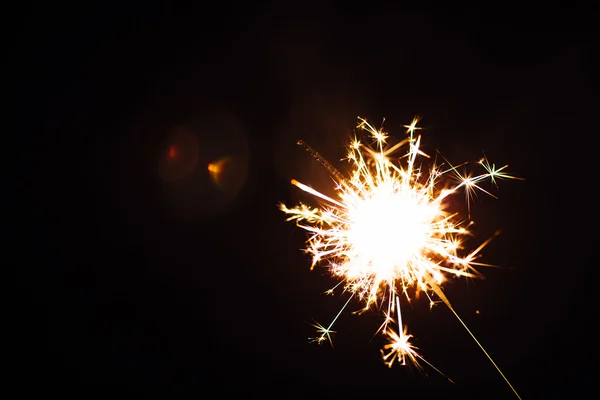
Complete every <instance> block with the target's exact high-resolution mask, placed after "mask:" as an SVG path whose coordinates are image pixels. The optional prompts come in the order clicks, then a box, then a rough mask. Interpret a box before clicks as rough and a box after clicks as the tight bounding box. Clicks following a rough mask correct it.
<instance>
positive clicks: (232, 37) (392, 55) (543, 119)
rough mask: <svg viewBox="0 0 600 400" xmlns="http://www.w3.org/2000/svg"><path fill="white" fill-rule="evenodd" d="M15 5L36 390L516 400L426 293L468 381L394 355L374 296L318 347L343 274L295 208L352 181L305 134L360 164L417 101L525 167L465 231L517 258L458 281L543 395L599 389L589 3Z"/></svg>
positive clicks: (413, 313) (527, 387) (409, 317)
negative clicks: (350, 144)
mask: <svg viewBox="0 0 600 400" xmlns="http://www.w3.org/2000/svg"><path fill="white" fill-rule="evenodd" d="M15 20H17V22H19V23H18V28H16V29H15V30H14V31H13V34H14V39H15V40H14V41H13V44H14V49H15V50H16V52H15V53H14V54H15V56H14V58H12V60H11V61H16V63H15V65H17V66H18V73H17V74H15V75H11V76H10V77H9V78H11V79H9V81H10V83H11V84H13V85H14V87H15V88H16V89H17V91H16V92H15V95H14V97H13V98H12V101H11V106H10V108H8V110H9V111H11V115H12V116H15V117H17V119H18V128H17V130H15V131H14V133H9V135H8V137H9V140H12V139H15V141H14V144H12V143H13V142H10V143H11V145H10V146H11V147H10V148H9V149H8V151H9V152H10V153H11V154H17V155H19V156H22V157H20V161H19V163H17V164H14V163H13V164H11V165H10V166H9V167H8V168H7V171H8V172H10V173H11V176H12V177H16V180H14V181H11V183H12V182H14V184H15V185H14V188H15V190H14V193H17V194H21V193H27V194H30V195H29V196H27V198H26V199H24V200H18V203H16V204H15V206H25V208H23V209H24V210H25V211H23V212H22V213H21V212H17V211H14V210H17V208H11V209H9V210H10V212H8V213H7V214H8V219H7V220H8V221H9V222H13V223H14V224H13V225H11V230H10V232H11V233H10V235H9V239H8V241H7V244H8V245H9V252H10V250H13V251H14V257H13V256H12V255H11V256H10V257H7V264H6V265H7V266H8V268H10V269H13V270H15V271H17V274H18V277H19V279H18V285H17V289H18V294H17V295H16V297H15V301H14V303H13V304H14V306H13V307H12V309H13V310H16V312H15V315H16V316H17V317H18V318H17V322H16V324H15V325H14V326H12V327H9V328H8V329H10V330H11V331H14V332H16V333H17V334H18V340H17V341H16V342H15V343H16V345H15V347H14V348H15V349H16V350H17V352H16V353H17V354H18V356H17V358H16V359H15V364H14V365H13V368H12V371H13V372H14V373H15V376H16V379H15V380H13V382H15V383H17V384H18V385H19V386H20V388H21V389H22V390H38V389H42V390H44V391H45V392H46V393H51V394H75V395H77V396H78V397H79V398H81V397H82V396H83V397H87V396H88V395H89V394H94V393H98V392H102V393H104V392H105V391H106V393H111V392H113V393H117V394H124V393H130V394H131V393H142V394H152V393H154V394H156V393H162V394H164V395H173V394H177V393H182V394H183V393H192V394H195V395H201V396H207V397H214V396H222V395H227V394H235V395H237V396H238V397H247V396H249V395H258V396H262V395H269V396H271V395H272V396H276V397H304V396H311V397H312V396H314V397H316V398H326V397H332V396H333V397H338V395H344V396H348V395H360V396H362V397H364V398H371V397H373V398H374V397H380V396H393V397H398V398H400V397H404V398H421V397H425V398H429V397H433V398H479V399H481V398H507V399H509V398H513V397H512V394H511V391H510V389H509V388H508V386H507V385H506V384H505V383H504V382H503V380H502V378H501V376H500V375H499V374H498V373H497V372H496V371H495V370H494V368H493V366H492V365H491V364H490V363H489V361H488V360H487V359H486V358H485V356H484V355H483V353H482V352H481V351H480V350H479V349H478V348H477V346H476V344H475V343H474V342H473V341H472V340H471V338H470V337H469V336H468V334H467V333H466V332H465V331H464V329H463V328H462V326H461V325H460V324H459V322H458V321H457V320H456V319H455V318H454V317H453V315H452V314H451V313H450V311H449V310H448V309H446V308H445V307H444V306H438V307H434V308H433V310H431V311H429V308H428V304H427V302H426V301H425V300H424V299H421V300H417V301H415V302H414V303H413V306H412V309H407V311H406V313H405V314H406V322H407V323H409V324H410V326H411V332H412V333H414V334H415V344H416V345H417V346H418V347H419V348H420V352H421V354H422V355H423V356H424V357H425V358H426V359H427V360H428V361H429V362H431V363H432V364H433V365H435V366H436V367H437V368H439V369H440V370H442V371H443V372H444V373H445V374H446V375H448V376H449V377H450V378H451V379H453V380H454V381H455V384H454V385H452V384H450V383H449V382H448V381H446V380H445V378H443V377H442V376H440V375H439V374H437V373H436V372H435V371H434V370H432V369H430V368H428V367H427V366H425V372H426V374H427V376H424V375H423V374H420V373H415V372H414V371H412V370H411V369H408V368H400V367H396V368H392V369H388V368H386V366H385V365H384V364H383V363H382V361H381V359H380V355H379V348H380V346H381V344H382V343H381V341H380V339H379V338H375V339H373V340H371V337H372V335H373V333H374V332H375V330H376V329H377V327H378V326H379V325H378V323H379V322H380V320H379V319H378V315H377V314H376V313H371V314H366V315H362V316H357V315H352V314H351V313H350V312H346V313H344V314H343V316H342V317H340V319H339V321H338V322H337V324H336V327H335V330H336V331H337V332H338V333H337V334H336V335H335V341H334V346H335V347H333V348H331V347H330V346H328V345H323V346H318V345H315V344H310V343H308V340H307V338H308V337H309V336H311V335H313V334H314V332H313V329H312V328H311V327H310V325H309V324H308V323H307V322H310V321H311V319H312V318H314V319H316V320H317V321H319V322H321V323H323V324H326V323H328V322H329V321H330V319H331V318H332V317H333V316H335V314H336V313H337V311H338V310H339V308H340V307H341V306H342V305H343V303H344V301H345V297H343V296H339V295H338V296H333V297H331V296H325V295H323V294H322V292H323V291H325V290H326V289H329V288H330V287H332V286H333V285H334V284H335V281H333V280H332V279H331V278H330V277H328V276H327V275H326V274H325V271H324V269H320V270H319V269H316V270H314V271H310V270H309V266H310V260H309V258H308V256H306V255H304V254H303V253H301V252H300V251H299V249H301V248H302V247H303V243H304V240H305V239H306V236H305V234H304V232H302V231H301V230H299V229H297V228H295V227H294V225H293V224H291V223H286V222H285V221H284V220H285V216H284V215H283V213H281V212H280V211H278V209H277V204H278V202H280V201H285V202H286V203H287V204H289V205H292V204H294V203H295V202H297V201H299V200H306V196H303V195H302V194H301V193H300V192H299V190H298V189H296V188H294V187H293V186H292V185H290V183H289V182H290V179H292V178H296V179H298V180H300V181H303V182H307V183H310V184H312V185H314V186H315V187H317V188H319V189H322V190H324V191H327V190H330V184H329V178H328V175H327V172H326V171H325V170H324V169H323V168H322V167H321V166H320V165H319V164H318V163H316V162H315V161H314V160H313V159H311V157H310V156H309V155H308V154H307V153H305V152H303V151H302V149H301V148H299V147H297V146H295V143H296V141H297V140H298V139H304V140H306V141H307V142H308V143H310V144H311V145H312V146H313V147H315V148H316V149H317V150H318V151H320V152H321V153H322V154H323V155H324V156H325V157H326V158H328V159H329V160H330V161H331V162H332V163H334V164H335V165H337V166H340V168H342V166H343V164H342V163H341V162H339V161H338V160H339V159H341V158H342V157H343V156H344V150H343V147H342V145H343V143H344V141H345V140H347V139H348V137H349V136H350V135H351V134H352V132H353V128H354V126H355V125H356V121H357V120H356V118H357V117H358V116H361V117H366V118H368V119H369V120H370V121H372V122H373V123H374V124H376V125H379V123H380V122H381V121H382V120H383V118H385V119H386V121H385V125H384V126H385V127H386V128H387V130H388V131H389V132H390V133H391V134H392V135H395V137H397V138H401V137H402V135H403V134H404V133H403V128H402V125H404V124H407V123H409V122H410V120H411V119H412V117H413V116H414V115H420V116H422V122H421V126H422V127H423V128H424V130H423V131H421V132H422V134H423V141H422V146H423V149H424V150H425V151H426V152H429V153H430V154H434V153H435V151H436V150H440V152H442V153H443V154H444V156H446V157H447V158H448V159H449V160H452V161H454V162H456V163H458V162H462V161H467V160H477V159H479V158H480V157H481V156H482V155H483V154H484V152H485V154H486V155H487V156H488V158H489V159H490V160H491V161H493V162H495V163H496V164H497V165H499V164H502V165H504V164H509V165H510V171H512V172H513V173H514V174H515V175H517V176H520V177H523V178H524V179H525V180H524V181H505V182H501V183H500V187H499V189H498V190H496V191H494V194H496V195H498V197H499V198H498V200H496V199H493V198H492V197H488V196H485V195H479V196H478V197H476V198H475V200H474V201H473V203H472V215H471V216H472V218H473V220H474V221H475V222H476V224H475V225H474V231H475V233H476V235H477V236H476V237H475V238H474V239H473V241H472V242H469V244H470V245H472V246H476V245H477V244H478V243H479V242H480V241H483V240H485V239H486V238H487V237H488V236H490V235H491V234H493V232H494V231H496V230H498V229H500V230H501V231H502V234H501V235H500V236H499V237H498V238H497V239H496V240H494V241H493V242H492V243H491V244H490V245H489V246H488V247H487V248H486V250H485V251H484V257H485V261H488V262H490V263H492V264H497V265H500V266H501V267H502V268H484V269H482V272H483V273H484V275H485V276H486V278H487V279H486V280H481V281H479V280H478V281H468V282H467V281H465V280H453V281H451V282H449V283H448V284H447V285H446V286H445V290H446V293H447V295H448V297H449V298H450V300H451V301H452V302H453V304H454V306H455V308H456V310H457V312H458V313H459V314H460V315H461V316H462V317H463V319H464V320H465V322H466V323H467V325H468V326H469V327H470V328H471V329H472V331H473V332H474V333H475V335H476V336H477V337H478V339H479V340H480V341H481V343H482V344H483V345H484V346H485V347H486V349H487V350H488V352H489V353H490V355H491V356H492V357H493V358H494V359H495V361H496V362H497V363H498V365H499V366H500V368H501V369H502V370H503V372H504V373H505V374H506V376H507V377H508V378H509V379H510V381H511V382H512V383H513V385H514V386H515V387H516V388H517V390H518V391H519V392H520V394H521V395H522V397H523V398H524V399H540V398H550V397H551V396H553V398H577V397H578V395H576V393H577V392H578V391H583V390H584V389H586V388H590V387H591V384H592V383H591V382H590V381H591V380H592V379H593V378H594V376H595V373H594V370H595V369H596V366H595V364H594V361H598V358H597V351H596V348H595V346H594V345H593V344H590V343H589V342H591V341H592V335H593V333H592V332H593V331H594V329H593V328H592V322H593V320H592V316H593V315H594V311H593V310H594V309H595V307H594V306H593V303H594V296H593V293H594V286H593V285H594V282H595V281H594V279H593V276H594V275H593V270H592V264H593V262H592V261H591V258H590V253H591V254H593V251H594V248H593V247H591V240H588V239H587V238H588V237H593V235H594V231H595V229H596V228H595V224H594V222H593V220H594V213H595V203H597V201H596V200H595V199H596V197H595V195H594V194H593V193H594V186H595V185H596V182H595V181H596V179H595V173H594V168H593V160H594V159H595V157H596V150H595V149H594V143H595V139H594V137H595V134H594V132H595V131H596V130H597V128H596V124H595V123H593V121H594V119H595V118H594V117H595V113H596V108H597V107H596V105H597V103H596V96H595V93H596V92H595V89H594V84H595V83H596V82H595V79H596V77H597V76H596V75H594V74H593V73H594V69H595V68H598V64H597V59H596V58H594V57H593V56H594V53H593V51H592V50H593V49H594V46H593V42H592V37H593V30H594V28H593V25H591V22H592V21H593V20H594V18H593V13H592V11H591V10H577V9H563V10H559V9H547V10H543V9H539V10H535V12H534V10H532V11H531V12H526V11H523V10H520V11H519V10H515V9H513V8H512V7H511V8H508V6H507V8H506V9H498V8H494V7H492V6H489V7H488V6H486V7H484V8H482V9H481V10H477V9H472V8H468V9H452V8H446V9H437V10H436V11H430V10H426V9H417V8H413V9H409V8H400V7H392V6H373V5H371V6H367V5H366V4H356V5H354V6H344V7H341V6H334V5H324V4H320V5H314V6H309V5H306V4H297V5H286V6H266V5H265V6H262V7H251V6H243V5H242V6H237V5H234V4H231V5H229V4H217V5H213V4H203V3H199V4H196V5H193V6H189V5H188V6H183V5H181V6H174V5H169V4H158V3H155V2H146V3H142V2H140V3H133V2H125V3H124V4H123V5H121V6H118V7H109V6H105V5H100V4H97V5H93V4H92V5H87V6H81V5H79V6H78V5H74V6H69V7H67V6H56V5H55V4H52V5H44V6H33V5H32V6H30V7H29V8H28V9H26V10H24V11H23V13H22V14H19V15H16V16H15ZM11 87H12V86H11ZM13 172H14V173H13ZM11 194H13V193H12V192H11ZM461 204H462V203H461V200H460V197H459V198H458V200H457V201H456V203H455V204H454V206H455V207H459V208H460V207H461ZM590 250H591V251H590ZM10 254H12V253H10ZM25 306H28V307H25ZM349 307H350V309H349V311H354V310H356V309H358V308H359V305H358V304H356V303H354V304H351V306H349ZM21 310H26V311H21Z"/></svg>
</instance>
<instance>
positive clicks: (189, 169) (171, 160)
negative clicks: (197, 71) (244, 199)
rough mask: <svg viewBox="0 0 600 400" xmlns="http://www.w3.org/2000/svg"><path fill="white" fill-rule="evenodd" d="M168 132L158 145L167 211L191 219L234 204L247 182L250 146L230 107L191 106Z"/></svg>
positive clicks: (216, 213)
mask: <svg viewBox="0 0 600 400" xmlns="http://www.w3.org/2000/svg"><path fill="white" fill-rule="evenodd" d="M185 114H187V115H185V117H182V118H181V120H180V121H179V123H178V125H176V126H173V127H171V128H167V129H169V130H170V132H169V131H167V132H165V133H167V135H165V137H164V139H163V140H162V146H161V147H160V148H159V149H158V150H159V159H160V168H159V172H160V177H161V185H160V196H161V198H160V201H161V203H162V206H163V210H164V211H165V215H166V216H168V217H169V218H173V219H174V220H178V221H185V222H186V223H189V222H192V221H198V220H201V219H205V218H214V217H215V216H217V215H218V214H220V213H222V212H226V211H227V210H228V209H229V205H230V204H231V202H232V201H234V200H235V199H237V198H238V195H239V194H240V191H241V190H242V188H243V187H244V185H245V183H246V179H247V176H248V167H249V154H248V153H249V146H248V141H247V136H246V133H245V131H244V128H243V127H242V125H241V124H240V122H239V121H238V119H237V118H236V117H235V116H234V115H232V114H231V113H230V112H228V111H227V110H223V109H221V108H219V107H216V106H210V105H206V104H205V105H204V106H203V107H198V108H196V106H194V107H192V110H191V111H190V110H187V111H186V113H185Z"/></svg>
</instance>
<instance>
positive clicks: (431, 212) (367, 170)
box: [279, 117, 520, 398]
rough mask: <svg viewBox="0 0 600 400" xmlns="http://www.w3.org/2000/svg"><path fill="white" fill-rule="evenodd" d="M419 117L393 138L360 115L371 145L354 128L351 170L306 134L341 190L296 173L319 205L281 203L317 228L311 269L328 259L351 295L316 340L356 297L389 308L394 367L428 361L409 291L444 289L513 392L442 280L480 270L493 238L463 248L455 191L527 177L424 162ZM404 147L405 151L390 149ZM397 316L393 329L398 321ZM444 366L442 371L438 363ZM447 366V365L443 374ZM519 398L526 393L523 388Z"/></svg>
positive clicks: (464, 225) (463, 225)
mask: <svg viewBox="0 0 600 400" xmlns="http://www.w3.org/2000/svg"><path fill="white" fill-rule="evenodd" d="M418 121H419V118H418V117H416V118H414V119H413V121H412V122H411V123H410V125H405V128H406V129H407V130H406V133H407V137H406V138H405V139H404V140H402V141H400V142H398V143H396V144H394V145H389V144H388V139H389V136H388V135H387V133H386V132H384V131H383V130H382V129H375V128H374V127H373V126H372V125H371V124H369V123H368V122H367V121H366V120H365V119H362V118H359V124H358V126H357V129H358V130H359V133H360V132H366V133H367V134H368V139H370V140H371V143H372V145H368V144H365V143H363V142H362V141H360V140H359V139H358V138H357V137H356V136H355V138H354V140H353V141H352V143H351V144H350V145H349V146H348V152H347V155H346V159H347V161H348V162H349V163H350V165H351V173H350V176H349V177H348V178H346V177H344V176H343V175H342V174H341V173H340V172H339V171H337V170H336V169H335V168H334V167H333V166H332V165H331V164H329V163H328V162H327V161H326V160H325V159H324V158H323V157H321V156H320V155H319V154H318V153H317V152H316V151H314V150H313V149H312V148H311V147H310V146H308V145H307V144H305V143H304V142H302V141H300V142H298V144H299V145H301V146H302V147H303V148H304V149H305V150H307V151H308V152H309V153H310V154H311V155H312V156H313V157H314V158H315V159H316V160H317V161H318V162H320V163H321V164H322V165H323V166H324V167H325V168H326V169H327V170H328V171H329V173H330V174H331V176H332V178H333V179H334V182H335V191H336V194H337V198H335V199H334V198H331V197H328V196H326V195H325V194H323V193H321V192H319V191H317V190H315V189H313V188H311V187H310V186H308V185H305V184H303V183H300V182H298V181H296V180H292V184H293V185H295V186H297V187H298V188H300V189H301V190H303V191H305V192H307V193H308V194H310V195H312V196H314V197H315V198H316V199H317V200H318V202H319V206H317V207H311V206H309V205H307V204H303V203H299V204H298V205H297V206H295V207H293V208H288V207H287V206H286V205H284V204H280V205H279V208H280V210H281V211H283V212H285V213H286V214H288V215H289V217H288V219H287V220H288V221H295V222H296V224H297V225H298V226H299V227H301V228H302V229H304V230H306V231H307V232H308V234H309V238H308V240H307V248H306V249H305V251H306V252H307V253H308V254H310V255H311V256H312V266H311V269H312V268H314V267H315V266H316V265H324V266H326V268H328V269H329V272H330V273H331V275H332V276H334V277H335V278H338V279H339V280H340V283H339V284H338V285H336V287H334V288H333V289H330V290H329V291H328V292H329V293H332V292H333V290H334V289H336V288H338V287H341V288H342V290H343V291H344V292H348V293H349V296H348V300H347V302H346V303H345V305H344V306H343V307H342V309H341V310H340V312H339V313H338V314H337V315H336V317H335V318H334V319H333V320H332V321H331V323H330V324H329V325H328V326H327V327H325V326H324V325H321V324H319V323H315V324H314V326H315V327H316V328H317V332H318V333H319V334H320V335H318V336H317V337H315V338H311V340H313V341H315V342H317V343H322V342H323V341H325V340H327V341H329V342H331V333H333V332H334V331H332V330H331V328H332V327H333V325H334V324H335V322H336V320H337V319H338V317H339V316H340V315H341V314H342V312H343V310H344V309H345V308H346V306H347V305H348V303H350V301H351V300H352V299H353V298H354V299H358V300H359V301H361V302H362V303H363V305H364V308H363V311H367V310H369V309H371V308H372V307H377V308H380V309H382V310H383V311H384V313H385V318H384V321H383V323H382V325H381V326H380V327H379V329H378V330H377V333H379V332H382V333H383V335H384V336H385V337H386V338H387V340H388V343H387V344H386V345H384V347H383V349H382V350H381V352H382V357H383V360H384V361H385V363H386V364H387V365H388V366H390V367H391V366H392V365H393V363H394V362H395V361H398V362H399V363H400V364H406V362H407V360H408V361H411V362H412V363H413V364H414V365H416V366H418V367H420V365H419V363H418V361H423V362H425V363H426V364H428V365H429V366H431V367H432V368H434V369H435V370H436V371H438V372H440V371H439V370H437V369H436V368H435V367H433V365H431V364H430V363H428V362H427V361H425V359H424V358H423V357H421V356H420V355H419V354H418V353H417V351H416V350H417V348H416V347H414V346H413V345H412V344H411V342H410V340H411V338H412V335H409V334H408V329H407V327H406V326H403V324H402V313H401V309H400V296H401V295H402V296H404V297H405V298H406V299H407V300H410V295H411V293H415V294H418V293H420V292H422V293H425V295H426V296H427V298H428V299H429V301H430V306H433V304H434V300H433V299H434V298H435V297H437V298H438V299H439V300H441V301H442V302H443V303H444V304H446V306H447V307H448V308H449V309H450V311H452V313H453V314H454V315H455V316H456V318H457V319H458V320H459V321H460V323H461V324H462V325H463V327H464V328H465V329H466V330H467V332H468V333H469V334H470V335H471V337H472V338H473V339H474V340H475V342H476V343H477V345H478V346H479V347H480V349H481V350H482V351H483V352H484V354H485V355H486V356H487V357H488V359H489V360H490V361H491V362H492V364H493V365H494V367H495V368H496V369H497V371H498V372H499V373H500V374H501V376H502V377H503V379H504V380H505V381H506V383H507V384H508V385H509V386H510V388H511V389H512V391H513V392H514V394H515V395H516V396H517V397H519V395H518V393H517V392H516V390H515V389H514V388H513V386H512V385H511V384H510V382H509V381H508V379H507V378H506V377H505V376H504V374H503V373H502V371H501V370H500V368H499V367H498V366H497V365H496V363H495V362H494V361H493V360H492V358H491V357H490V356H489V354H488V353H487V352H486V351H485V349H484V348H483V346H482V345H481V344H480V343H479V341H477V339H476V338H475V336H474V335H473V334H472V333H471V331H470V330H469V329H468V328H467V326H466V325H465V324H464V322H463V321H462V320H461V319H460V317H459V316H458V314H457V313H456V311H454V309H453V307H452V305H451V304H450V301H449V300H448V298H447V297H446V296H445V295H444V293H443V292H442V290H441V285H442V284H443V282H444V280H445V279H447V277H449V276H454V277H468V278H476V277H481V274H480V273H479V272H478V271H477V269H476V267H478V266H485V265H488V264H484V263H481V262H478V261H477V260H478V259H479V255H480V254H479V253H480V251H481V249H483V248H484V247H485V246H486V245H487V244H488V243H489V242H490V241H491V240H492V238H490V239H488V240H486V241H485V242H483V243H482V244H481V245H480V246H479V247H477V248H476V249H475V250H472V251H469V252H465V251H464V247H463V244H464V238H465V237H466V236H468V235H470V234H471V233H470V232H469V230H468V229H469V226H470V223H469V222H468V220H467V219H465V218H463V217H461V216H460V215H459V214H458V213H453V212H450V211H449V210H448V199H449V198H450V196H453V195H455V194H457V193H459V192H461V191H462V192H464V193H465V196H466V198H467V206H468V207H469V209H470V198H471V197H472V196H473V194H474V193H475V191H476V190H480V191H483V192H485V193H487V194H490V195H491V193H489V192H488V191H486V190H485V189H483V188H482V186H481V183H482V182H483V181H490V182H491V183H492V184H494V185H496V184H497V181H498V180H501V179H520V178H517V177H514V176H511V175H508V174H507V173H506V172H505V169H506V168H507V166H506V165H505V166H503V167H500V168H496V166H495V165H494V164H491V163H490V162H489V161H488V160H487V158H485V157H484V158H483V159H481V160H480V161H479V162H478V163H477V165H478V166H479V168H480V169H481V170H482V171H481V173H479V174H476V173H474V172H468V173H461V172H460V171H459V168H460V169H461V170H462V167H464V166H465V165H466V164H467V163H464V164H460V165H456V166H455V165H452V164H450V163H449V162H448V161H445V162H444V163H441V164H437V163H435V162H434V163H433V164H432V165H431V167H430V168H429V169H428V170H425V169H424V168H423V167H422V166H421V165H417V159H418V157H424V158H430V157H429V156H428V155H427V154H425V153H423V152H422V151H421V150H420V144H421V136H420V135H416V133H415V132H416V131H417V130H419V129H420V128H419V127H417V123H418ZM402 149H405V152H404V153H403V154H401V155H400V156H396V157H392V156H393V154H395V153H396V152H398V151H399V150H402ZM391 324H394V325H396V330H394V329H393V328H392V327H391V326H390V325H391ZM440 373H441V372H440ZM442 375H443V374H442ZM519 398H520V397H519Z"/></svg>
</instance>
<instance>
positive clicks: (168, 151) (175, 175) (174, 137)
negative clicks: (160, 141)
mask: <svg viewBox="0 0 600 400" xmlns="http://www.w3.org/2000/svg"><path fill="white" fill-rule="evenodd" d="M161 154H162V155H161V157H160V163H159V175H160V177H161V179H162V180H163V181H165V182H173V181H178V180H181V179H185V178H187V177H188V176H189V175H190V174H191V173H192V172H193V171H194V169H195V168H196V165H197V164H198V139H197V138H196V136H195V135H193V134H192V133H191V132H190V131H189V129H186V128H178V129H176V130H175V132H173V133H172V134H171V135H170V136H169V137H168V138H167V141H166V146H165V147H163V150H162V151H161Z"/></svg>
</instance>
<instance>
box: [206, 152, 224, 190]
mask: <svg viewBox="0 0 600 400" xmlns="http://www.w3.org/2000/svg"><path fill="white" fill-rule="evenodd" d="M228 163H229V157H225V158H222V159H221V160H219V161H215V162H211V163H209V164H208V172H209V174H210V176H211V178H212V179H213V181H214V182H215V183H216V184H217V185H220V184H221V183H222V180H223V172H224V171H225V167H226V166H227V164H228Z"/></svg>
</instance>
